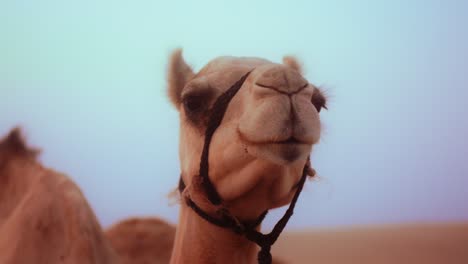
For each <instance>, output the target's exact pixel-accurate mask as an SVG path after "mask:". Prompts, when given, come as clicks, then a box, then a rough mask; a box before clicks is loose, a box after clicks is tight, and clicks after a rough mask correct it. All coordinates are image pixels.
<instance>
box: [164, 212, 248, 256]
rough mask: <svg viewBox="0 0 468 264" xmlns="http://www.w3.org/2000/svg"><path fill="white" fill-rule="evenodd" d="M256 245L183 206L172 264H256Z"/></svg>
mask: <svg viewBox="0 0 468 264" xmlns="http://www.w3.org/2000/svg"><path fill="white" fill-rule="evenodd" d="M256 251H257V246H256V245H255V244H254V243H252V242H250V241H249V240H247V239H246V238H245V237H243V236H239V235H237V234H235V233H234V232H232V231H231V230H228V229H224V228H221V227H218V226H215V225H213V224H211V223H208V222H207V221H206V220H204V219H202V218H201V217H200V216H198V215H197V214H196V213H195V212H193V210H192V209H191V208H189V207H188V206H187V205H185V204H182V205H181V209H180V216H179V225H178V227H177V232H176V238H175V242H174V248H173V251H172V256H171V264H180V263H193V264H201V263H203V264H211V263H213V264H215V263H240V264H251V263H255V259H256Z"/></svg>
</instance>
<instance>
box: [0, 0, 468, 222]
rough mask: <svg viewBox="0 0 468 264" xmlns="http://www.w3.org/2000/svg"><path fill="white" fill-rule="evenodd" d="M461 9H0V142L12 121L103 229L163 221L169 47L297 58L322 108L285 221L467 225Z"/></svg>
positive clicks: (171, 157)
mask: <svg viewBox="0 0 468 264" xmlns="http://www.w3.org/2000/svg"><path fill="white" fill-rule="evenodd" d="M462 2H463V3H462ZM467 13H468V2H467V1H441V0H440V1H435V0H434V1H432V0H426V1H417V0H414V1H403V0H394V1H371V0H369V1H330V0H328V1H292V0H288V1H281V2H279V1H271V0H270V1H229V2H228V1H226V2H224V1H201V0H197V1H191V2H188V1H165V2H162V1H115V0H113V1H110V0H102V1H48V0H42V1H27V0H22V1H20V0H18V1H8V0H0V133H1V134H5V133H7V131H8V130H9V129H10V128H11V127H13V126H14V125H21V126H22V127H23V128H24V130H25V132H26V134H27V136H28V138H29V141H30V142H31V143H32V144H33V145H35V146H39V147H41V148H43V154H42V156H41V160H42V161H43V162H44V163H45V164H46V165H47V166H50V167H53V168H55V169H57V170H59V171H62V172H65V173H66V174H68V175H69V176H70V177H72V178H73V179H74V180H75V181H76V182H77V183H78V184H79V185H80V186H81V188H82V189H83V190H84V192H85V194H86V196H87V198H88V199H89V201H90V203H91V205H92V206H93V208H94V209H95V212H96V214H97V215H98V217H99V219H100V220H101V222H102V223H103V224H104V225H106V226H107V225H109V224H111V223H113V222H115V221H117V220H119V219H122V218H124V217H127V216H133V215H154V216H156V215H157V216H162V217H163V218H165V219H169V220H171V221H173V222H175V221H176V219H177V206H172V207H171V206H169V205H168V200H167V198H166V195H167V193H168V192H169V191H170V190H171V189H172V188H173V187H175V186H176V183H177V179H178V175H179V168H178V157H177V144H178V143H177V142H178V120H177V113H176V112H175V111H174V110H173V109H172V108H171V106H170V105H169V103H168V102H167V100H166V98H165V90H164V89H165V65H166V62H167V56H168V54H169V52H170V51H171V50H173V49H174V48H176V47H183V48H184V54H185V57H186V59H187V61H188V62H189V63H190V64H192V65H193V66H194V67H195V69H200V67H202V66H203V65H204V64H205V63H206V62H208V61H209V60H210V59H212V58H214V57H216V56H220V55H234V56H258V57H263V58H266V59H269V60H272V61H276V62H279V61H280V60H281V57H282V56H283V55H285V54H293V55H297V56H298V57H299V58H300V59H301V60H302V62H303V63H304V66H305V72H306V77H307V78H308V79H309V80H310V81H311V82H312V83H315V84H316V85H319V86H321V87H323V88H324V89H325V90H326V91H327V94H328V95H329V98H330V99H329V102H330V103H329V109H330V110H329V111H325V112H323V114H322V122H323V124H324V131H323V136H322V140H321V142H320V145H319V146H318V147H317V148H316V150H315V152H314V153H313V164H314V167H315V168H316V170H317V171H318V173H319V175H320V177H321V178H320V180H319V181H316V182H308V183H307V185H306V188H305V191H304V192H303V195H302V196H301V198H300V201H299V204H298V206H297V209H296V213H295V216H294V217H293V219H292V220H291V223H290V226H291V227H296V228H297V227H305V226H320V227H322V226H337V225H351V224H382V223H400V222H415V221H460V220H468V202H467V201H468V190H467V189H468V158H467V156H468V140H467V139H466V137H467V135H468V117H467V114H468V110H467V101H468V89H467V88H468V87H467V84H468V30H467V27H466V25H468V16H467ZM273 215H275V214H273ZM277 216H278V214H276V217H277ZM274 218H275V216H273V219H269V220H267V221H268V223H270V224H271V223H273V222H275V221H276V219H274Z"/></svg>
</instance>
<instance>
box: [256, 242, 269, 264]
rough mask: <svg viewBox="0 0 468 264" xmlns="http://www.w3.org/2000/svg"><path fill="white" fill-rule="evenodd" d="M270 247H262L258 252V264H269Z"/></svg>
mask: <svg viewBox="0 0 468 264" xmlns="http://www.w3.org/2000/svg"><path fill="white" fill-rule="evenodd" d="M270 250H271V246H263V247H262V249H261V250H260V252H258V256H257V259H258V263H259V264H271V262H272V257H271V253H270Z"/></svg>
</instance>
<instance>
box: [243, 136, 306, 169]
mask: <svg viewBox="0 0 468 264" xmlns="http://www.w3.org/2000/svg"><path fill="white" fill-rule="evenodd" d="M238 135H239V138H240V140H241V142H243V143H244V144H245V150H246V152H247V153H249V154H251V155H253V156H256V157H261V158H263V159H267V160H271V161H273V162H274V163H278V164H281V165H285V164H290V163H292V162H295V161H297V160H300V159H304V158H306V157H307V155H309V153H310V151H311V147H312V145H311V144H309V143H307V142H304V141H302V140H300V139H298V138H296V137H294V136H291V137H289V138H288V139H286V140H278V141H275V140H271V141H261V142H256V141H252V140H249V139H248V138H247V137H246V136H245V135H243V133H241V132H240V131H238Z"/></svg>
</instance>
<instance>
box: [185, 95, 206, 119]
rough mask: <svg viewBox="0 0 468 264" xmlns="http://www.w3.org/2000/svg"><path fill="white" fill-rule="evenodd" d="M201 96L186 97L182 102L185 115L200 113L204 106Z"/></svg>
mask: <svg viewBox="0 0 468 264" xmlns="http://www.w3.org/2000/svg"><path fill="white" fill-rule="evenodd" d="M203 99H204V98H203V96H201V95H188V96H185V98H184V100H183V104H184V109H185V112H186V113H187V114H190V113H192V114H194V113H198V112H201V111H202V110H203V108H204V106H205V104H204V100H203Z"/></svg>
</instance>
